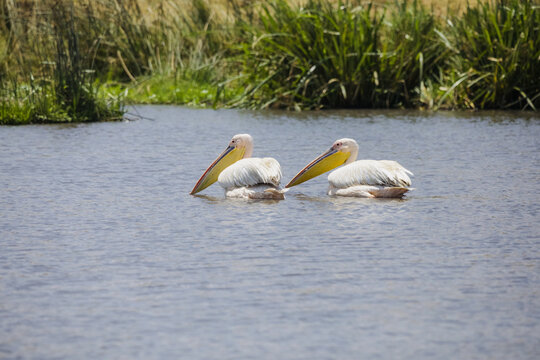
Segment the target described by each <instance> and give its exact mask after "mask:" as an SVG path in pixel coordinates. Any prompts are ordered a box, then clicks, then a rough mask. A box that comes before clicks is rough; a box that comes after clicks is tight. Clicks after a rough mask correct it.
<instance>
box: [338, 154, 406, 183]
mask: <svg viewBox="0 0 540 360" xmlns="http://www.w3.org/2000/svg"><path fill="white" fill-rule="evenodd" d="M409 175H413V173H412V172H410V171H409V170H407V169H405V168H404V167H403V166H401V165H400V164H399V163H398V162H396V161H392V160H357V161H355V162H353V163H351V164H348V165H345V166H344V167H342V168H339V169H337V170H335V171H333V172H332V173H331V174H330V175H328V182H330V184H331V185H332V186H334V187H336V188H341V189H344V188H348V187H351V186H355V185H381V186H397V187H405V186H410V185H411V179H410V178H409Z"/></svg>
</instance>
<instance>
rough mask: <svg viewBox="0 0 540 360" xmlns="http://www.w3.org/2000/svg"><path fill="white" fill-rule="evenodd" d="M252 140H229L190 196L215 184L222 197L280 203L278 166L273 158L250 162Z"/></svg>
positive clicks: (245, 137)
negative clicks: (273, 200)
mask: <svg viewBox="0 0 540 360" xmlns="http://www.w3.org/2000/svg"><path fill="white" fill-rule="evenodd" d="M252 153H253V138H252V137H251V136H250V135H248V134H238V135H235V136H233V138H232V139H231V141H230V142H229V146H228V147H227V149H225V151H224V152H223V153H222V154H221V155H220V156H219V157H218V158H217V159H216V160H215V161H214V162H213V163H212V165H210V167H209V168H208V169H207V170H206V171H205V172H204V174H203V175H202V176H201V178H200V179H199V181H198V182H197V184H196V185H195V187H194V188H193V190H192V191H191V194H192V195H193V194H196V193H198V192H199V191H202V190H204V189H205V188H207V187H208V186H210V185H211V184H213V183H214V182H215V181H216V180H217V181H218V182H219V184H220V185H221V186H222V187H223V188H224V189H225V196H226V197H232V198H242V199H275V200H282V199H284V198H285V197H284V195H283V194H284V193H285V190H282V189H279V184H280V181H281V166H280V165H279V163H278V162H277V160H276V159H273V158H268V157H267V158H252V157H251V154H252Z"/></svg>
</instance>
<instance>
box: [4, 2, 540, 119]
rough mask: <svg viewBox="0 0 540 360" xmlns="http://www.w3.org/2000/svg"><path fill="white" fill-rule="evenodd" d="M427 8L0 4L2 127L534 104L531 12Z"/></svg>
mask: <svg viewBox="0 0 540 360" xmlns="http://www.w3.org/2000/svg"><path fill="white" fill-rule="evenodd" d="M426 1H427V0H425V1H405V0H402V1H401V0H400V1H397V0H396V1H395V2H392V1H387V2H384V1H382V0H379V1H374V2H372V3H368V2H366V1H361V0H350V1H339V0H306V1H293V0H289V1H286V0H274V1H271V2H265V1H260V2H250V1H244V0H221V1H212V2H210V1H209V0H160V1H153V2H149V1H147V0H80V1H77V2H73V1H68V0H44V1H37V0H25V1H20V2H13V1H9V0H0V124H26V123H46V122H72V121H79V122H80V121H99V120H111V119H120V118H121V117H122V113H123V104H125V103H153V104H163V103H167V104H187V105H190V106H224V107H248V108H256V109H261V108H268V107H273V108H285V109H295V110H301V109H326V108H342V107H348V108H366V107H379V108H394V107H404V108H428V109H441V108H443V109H486V108H495V109H497V108H499V109H506V108H510V109H530V110H536V109H537V108H538V107H539V106H540V81H538V79H540V7H539V6H538V5H535V2H534V1H533V0H492V1H488V0H486V1H480V2H479V3H478V4H476V3H474V4H473V3H471V5H469V3H466V4H464V5H463V8H462V9H460V10H451V11H448V12H447V13H445V14H442V13H441V12H440V11H435V9H434V8H432V7H429V6H426V5H425V3H426Z"/></svg>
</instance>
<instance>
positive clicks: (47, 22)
mask: <svg viewBox="0 0 540 360" xmlns="http://www.w3.org/2000/svg"><path fill="white" fill-rule="evenodd" d="M49 5H50V6H49V7H47V8H46V10H48V11H45V10H44V9H39V10H38V9H34V14H36V13H39V15H40V20H35V22H33V23H28V22H20V23H18V22H17V21H19V20H20V19H19V18H17V17H15V16H12V17H10V21H12V22H11V23H10V31H11V35H12V36H13V39H15V40H17V41H18V42H15V41H14V42H13V43H12V44H10V45H9V46H10V47H11V48H12V49H18V51H17V52H14V53H15V56H13V57H12V58H11V59H5V61H4V63H3V67H4V68H7V69H11V68H13V67H15V69H16V71H13V72H10V71H6V72H5V73H4V74H3V76H2V78H1V79H0V123H1V124H25V123H48V122H71V121H76V122H83V121H99V120H111V119H119V118H121V117H122V106H121V103H120V102H119V101H118V99H105V98H101V97H99V96H98V86H97V85H96V83H95V81H94V80H95V76H94V71H93V70H92V68H91V65H92V64H91V63H92V60H93V58H92V56H91V55H92V54H91V53H88V52H89V51H91V50H92V48H87V49H86V50H87V52H85V53H83V52H82V49H81V40H80V34H81V32H80V29H79V28H78V26H79V22H78V20H79V18H77V17H76V15H75V12H74V7H73V5H69V3H63V2H54V3H53V2H51V3H50V4H49ZM17 47H18V48H17Z"/></svg>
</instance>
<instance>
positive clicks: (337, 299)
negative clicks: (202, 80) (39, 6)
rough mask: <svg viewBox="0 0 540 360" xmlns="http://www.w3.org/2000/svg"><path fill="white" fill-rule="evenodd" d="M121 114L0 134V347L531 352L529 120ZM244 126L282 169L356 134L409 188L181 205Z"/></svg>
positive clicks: (279, 355)
mask: <svg viewBox="0 0 540 360" xmlns="http://www.w3.org/2000/svg"><path fill="white" fill-rule="evenodd" d="M133 111H135V110H133ZM136 111H138V112H139V113H140V114H141V115H143V116H144V117H145V118H144V119H139V120H136V121H130V122H114V123H99V124H88V125H76V126H25V127H1V128H0V184H2V189H1V190H0V206H1V207H0V358H3V359H4V358H5V359H18V358H20V359H23V358H24V359H74V358H76V359H106V358H109V359H134V358H140V359H167V358H184V359H359V358H366V359H432V358H446V359H449V358H453V359H536V358H538V357H539V356H540V336H539V334H540V297H539V295H540V244H539V243H540V225H539V217H538V215H539V210H540V196H539V195H538V186H539V185H540V121H538V120H539V118H538V117H537V116H535V115H533V114H519V113H518V114H513V113H476V114H475V113H446V112H440V113H422V112H397V111H363V112H360V111H356V112H353V111H350V112H347V111H340V112H319V113H301V114H295V113H282V112H248V111H233V110H230V111H221V110H220V111H213V110H193V109H186V108H180V107H139V108H137V110H136ZM242 132H247V133H250V134H251V135H252V136H253V137H254V140H255V151H254V155H255V156H273V157H275V158H276V159H277V160H278V161H280V163H281V165H282V168H283V172H284V177H285V179H284V180H285V181H288V180H290V179H291V178H292V176H294V174H296V172H297V171H299V170H300V169H301V168H302V167H303V166H304V165H305V164H306V163H307V162H308V161H310V160H312V159H313V158H314V157H315V156H316V155H318V154H320V153H321V152H322V151H324V150H325V149H326V148H328V147H329V146H330V145H331V144H332V142H333V141H334V140H336V139H338V138H341V137H352V138H355V139H356V140H357V141H358V143H359V145H360V158H372V159H393V160H397V161H399V162H400V163H401V164H402V165H404V166H405V167H407V168H408V169H410V170H411V171H413V172H414V173H415V177H414V178H413V186H414V187H415V188H416V190H414V191H413V192H411V193H410V194H409V196H407V197H406V199H404V200H376V199H375V200H373V199H347V198H331V197H328V196H326V195H325V192H326V187H327V183H326V176H320V177H319V178H316V179H313V180H311V181H308V182H306V183H304V184H302V185H299V186H298V187H295V188H292V189H291V191H290V192H289V193H287V199H286V200H285V201H281V202H275V201H266V202H265V201H262V202H247V201H241V200H226V199H224V196H223V192H222V190H221V188H220V187H219V186H218V185H217V184H216V185H213V186H211V187H210V188H208V189H206V190H205V191H204V192H202V193H201V196H190V195H188V193H189V191H190V190H191V189H192V187H193V185H194V184H195V182H196V180H197V179H198V178H199V176H200V175H201V174H202V172H203V171H204V169H205V168H206V167H207V166H208V165H209V164H210V162H211V161H213V160H214V159H215V157H216V156H217V155H218V154H219V153H220V152H221V151H222V150H223V149H224V148H225V147H226V145H227V143H228V141H229V139H230V137H231V136H232V135H234V134H236V133H242Z"/></svg>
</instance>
